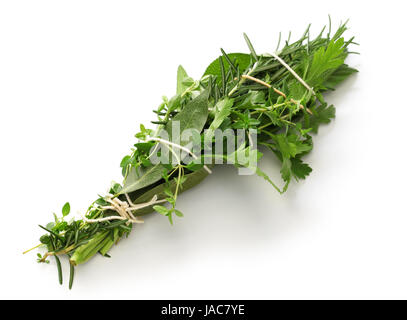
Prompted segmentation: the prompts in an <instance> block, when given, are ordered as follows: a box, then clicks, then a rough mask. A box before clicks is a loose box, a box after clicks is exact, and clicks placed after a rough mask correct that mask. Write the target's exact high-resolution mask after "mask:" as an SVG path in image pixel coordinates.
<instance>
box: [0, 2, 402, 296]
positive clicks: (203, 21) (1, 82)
mask: <svg viewBox="0 0 407 320" xmlns="http://www.w3.org/2000/svg"><path fill="white" fill-rule="evenodd" d="M402 4H403V2H402V1H386V2H383V1H380V2H379V1H376V2H374V1H370V2H366V1H340V2H338V1H335V2H332V3H331V4H330V3H328V2H327V1H290V2H289V3H288V2H284V1H270V0H268V1H255V0H252V1H236V0H235V1H222V2H221V1H207V0H206V1H199V2H198V1H100V0H98V1H83V0H81V1H55V0H53V1H16V0H14V1H2V2H1V3H0V119H1V122H0V146H1V157H0V179H1V180H0V181H1V184H0V199H1V207H0V211H1V221H0V224H1V230H0V248H1V251H0V254H1V258H0V259H1V263H0V298H55V299H59V298H68V299H70V298H79V299H80V298H91V299H92V298H94V299H101V298H124V299H127V298H129V299H130V298H131V299H141V298H144V299H154V298H162V299H179V298H183V299H188V298H190V299H192V298H203V299H205V298H212V299H217V298H231V299H235V298H236V299H251V298H260V299H272V298H277V299H285V298H295V299H297V298H310V299H316V298H325V299H331V298H340V299H343V298H351V299H353V298H407V272H406V270H407V250H406V244H407V230H406V227H407V210H406V208H405V204H406V202H405V199H406V194H405V193H406V187H405V183H406V167H405V163H406V142H405V129H406V125H405V121H406V116H407V105H406V98H405V97H406V91H407V90H406V84H407V81H406V79H405V77H406V62H405V61H406V57H405V53H406V41H405V31H406V28H407V23H406V19H405V16H404V15H405V10H404V9H403V8H402ZM328 14H331V16H332V18H333V23H334V25H335V26H337V25H338V23H339V21H340V20H346V19H347V18H350V23H349V27H350V28H351V29H350V31H349V32H348V33H347V35H348V36H352V35H356V37H357V41H358V42H359V43H360V44H361V46H360V47H359V48H355V50H358V51H359V52H360V53H361V55H360V56H352V57H351V58H350V59H349V61H348V62H349V64H351V65H352V66H354V67H357V68H358V69H359V70H360V73H359V74H358V75H356V76H353V77H352V78H351V79H349V80H348V81H347V82H346V83H344V84H343V85H341V86H340V87H339V88H338V89H337V90H336V91H335V92H333V93H331V94H329V96H328V97H327V98H328V101H329V102H331V103H334V104H335V105H336V107H337V118H336V120H335V121H334V122H333V123H332V124H330V125H328V126H324V127H323V128H322V129H321V130H320V134H319V135H318V136H316V137H315V149H314V151H313V152H312V153H311V154H310V155H309V156H308V157H307V161H308V163H310V165H311V166H312V168H313V169H314V171H313V173H312V174H311V176H310V177H309V178H308V179H307V180H306V181H305V182H301V183H298V184H296V183H294V184H293V185H291V187H290V189H289V191H288V192H287V194H285V195H283V196H280V195H278V194H277V193H276V192H275V191H274V190H273V188H272V187H271V186H270V185H268V184H267V183H266V182H265V181H263V180H262V179H261V178H258V177H256V176H249V177H247V176H238V175H237V174H236V170H235V169H234V168H232V167H219V168H216V169H215V171H214V174H213V175H212V176H210V177H209V178H208V179H207V180H205V181H204V182H203V183H202V184H201V185H199V186H198V187H196V188H195V189H193V190H190V191H189V192H187V193H185V194H183V195H182V196H181V197H180V199H179V208H180V209H181V210H182V211H183V212H184V213H185V214H186V216H185V218H183V219H177V220H176V223H175V225H174V226H173V227H171V226H170V225H169V223H168V221H167V220H166V219H165V218H163V217H162V216H160V215H158V214H154V215H151V216H150V217H148V218H147V219H146V223H145V224H144V225H143V226H137V228H136V230H135V232H133V233H132V234H131V236H130V237H129V238H128V239H126V240H124V241H122V242H121V243H120V244H119V245H118V246H117V247H115V248H114V249H113V250H112V251H111V255H112V259H106V258H102V257H100V256H97V257H96V258H95V259H93V260H92V261H90V262H89V263H87V264H85V265H82V266H80V267H78V268H77V271H76V281H75V284H74V289H73V290H72V291H69V290H68V289H67V284H66V282H67V277H68V265H67V261H63V267H64V271H65V284H64V286H63V287H60V286H59V284H58V283H57V273H56V268H55V265H54V262H52V263H51V265H44V264H37V263H36V257H35V253H30V254H28V255H24V256H23V255H22V251H23V250H25V249H28V248H30V247H32V246H34V245H36V244H37V243H38V238H39V236H40V235H41V234H42V232H41V230H40V229H39V228H38V227H37V225H38V224H39V223H41V224H46V223H47V222H49V221H50V220H51V219H52V212H53V211H56V212H58V213H59V212H60V208H61V207H62V205H63V204H64V203H65V202H66V201H70V202H71V206H72V210H73V211H74V212H75V213H76V212H77V211H82V212H83V210H84V209H86V207H87V205H88V204H89V203H90V202H91V201H92V200H94V199H95V197H96V196H97V193H103V192H105V191H106V189H107V187H108V186H109V184H110V182H111V180H113V179H115V180H119V179H120V177H121V176H120V168H119V163H120V160H121V158H122V157H123V156H124V155H125V154H127V153H128V151H129V148H130V147H131V146H132V144H133V143H134V142H135V138H134V137H133V135H134V133H135V132H137V130H138V126H139V124H140V123H145V124H148V123H149V121H150V120H153V119H154V114H153V113H152V112H151V111H152V110H153V108H155V107H156V106H157V105H158V104H159V103H160V99H161V96H162V95H164V94H165V95H167V96H171V95H172V94H173V93H174V92H175V78H176V69H177V66H178V64H180V63H181V64H182V65H183V66H184V67H185V69H186V70H187V71H188V73H189V74H190V75H191V76H192V77H194V78H199V77H200V76H201V74H202V73H203V71H204V69H205V67H206V66H207V65H208V64H209V63H210V62H211V61H212V60H213V59H214V58H215V57H216V56H217V55H218V54H219V48H220V47H223V48H224V49H225V50H226V51H227V52H236V51H244V52H247V48H246V46H245V43H244V40H243V37H242V32H243V31H245V32H247V33H248V35H249V36H250V37H251V40H252V42H253V44H254V45H255V47H256V49H257V51H258V52H267V51H272V50H274V48H275V46H276V41H277V38H278V32H279V31H283V32H285V33H284V35H285V36H287V33H288V31H289V30H292V31H293V35H294V36H299V35H301V34H302V32H303V31H304V29H305V27H306V25H307V24H308V23H309V22H311V23H312V24H313V29H312V32H313V34H314V35H316V34H317V33H319V31H320V29H321V28H322V26H323V25H324V24H326V23H327V21H328ZM262 167H263V168H264V169H265V170H266V171H267V172H269V173H270V174H271V176H272V177H274V178H275V179H278V176H279V174H278V170H279V169H278V166H277V161H276V160H275V159H274V158H273V156H272V155H271V154H268V153H267V154H266V155H265V159H264V160H263V162H262ZM51 260H52V259H51Z"/></svg>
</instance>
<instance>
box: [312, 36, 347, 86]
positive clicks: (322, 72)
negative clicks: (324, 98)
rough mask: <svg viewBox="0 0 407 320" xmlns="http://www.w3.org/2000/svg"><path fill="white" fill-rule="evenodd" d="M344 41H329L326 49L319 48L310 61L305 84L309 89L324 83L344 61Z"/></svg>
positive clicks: (341, 39)
mask: <svg viewBox="0 0 407 320" xmlns="http://www.w3.org/2000/svg"><path fill="white" fill-rule="evenodd" d="M344 44H345V41H344V39H343V38H340V39H338V40H336V41H335V40H331V41H330V42H329V44H328V47H327V48H326V49H325V47H321V48H319V49H318V50H317V51H316V52H315V54H314V57H313V59H312V64H311V67H310V69H309V71H308V75H307V78H306V82H307V83H308V84H309V85H310V86H311V87H317V86H319V85H321V84H322V83H324V82H325V81H326V79H328V78H329V75H330V74H331V73H332V72H333V71H334V70H335V69H336V68H338V67H340V66H341V65H342V64H343V62H344V61H345V58H346V54H344V50H345V47H344Z"/></svg>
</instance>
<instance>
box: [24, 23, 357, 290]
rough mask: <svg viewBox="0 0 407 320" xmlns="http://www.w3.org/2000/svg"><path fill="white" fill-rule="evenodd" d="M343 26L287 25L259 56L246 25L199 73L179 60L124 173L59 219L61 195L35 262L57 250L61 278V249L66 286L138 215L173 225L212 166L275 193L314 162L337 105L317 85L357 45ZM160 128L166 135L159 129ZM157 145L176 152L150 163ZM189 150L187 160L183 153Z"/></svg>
mask: <svg viewBox="0 0 407 320" xmlns="http://www.w3.org/2000/svg"><path fill="white" fill-rule="evenodd" d="M346 30H347V28H346V23H344V24H340V26H339V28H338V29H337V31H336V32H332V28H331V21H330V19H329V25H328V29H327V31H326V28H324V29H323V30H322V31H321V32H320V33H319V35H318V36H317V37H315V38H311V37H310V27H309V26H308V28H307V29H306V30H305V32H304V34H303V35H302V36H301V37H300V38H299V39H298V40H296V41H291V33H290V35H289V36H288V39H287V40H286V41H285V42H284V43H283V42H282V41H281V33H280V36H279V40H278V44H277V47H276V48H275V50H274V52H275V53H271V54H262V55H259V54H257V53H256V50H255V49H254V47H253V45H252V43H251V41H250V40H249V38H248V37H247V35H246V34H244V39H245V41H246V44H247V46H248V48H249V52H250V53H248V54H246V53H226V52H225V51H224V50H223V49H221V55H220V56H219V58H217V59H215V60H214V61H213V62H212V63H211V64H210V65H209V66H208V67H207V68H206V71H205V73H204V74H203V76H202V77H201V78H200V79H199V80H194V79H192V78H191V77H190V76H188V74H187V72H186V71H185V69H184V68H183V67H182V66H179V68H178V72H177V86H176V94H175V95H174V96H173V97H172V98H171V99H168V98H167V97H163V101H162V103H161V104H160V105H159V106H158V108H157V109H156V110H153V112H154V113H155V114H156V116H157V119H156V120H155V121H152V123H153V124H155V125H156V128H155V129H148V128H146V127H145V126H144V125H142V124H141V125H140V131H139V132H138V133H137V134H136V135H135V137H136V138H137V139H138V141H137V143H135V144H134V146H133V147H132V148H131V152H130V154H128V155H126V156H125V157H124V158H123V159H122V161H121V163H120V167H121V169H122V175H123V182H122V183H121V184H119V183H113V184H112V185H111V187H110V189H109V191H108V192H107V195H106V196H99V198H98V199H96V200H95V201H94V202H93V203H92V204H91V205H90V206H89V208H88V209H87V211H86V213H85V215H84V216H82V219H80V220H74V219H72V220H71V221H66V220H65V219H66V217H67V216H68V215H69V213H70V205H69V203H66V204H65V205H64V206H63V208H62V216H60V217H58V216H57V215H55V214H54V221H53V222H50V223H48V224H47V225H46V226H40V227H41V228H42V229H43V230H45V231H46V232H47V233H46V234H45V235H43V236H42V237H41V238H40V242H41V243H40V244H39V245H38V246H36V247H34V248H33V249H35V248H38V247H41V246H44V247H46V249H47V252H46V253H45V254H44V255H41V254H40V253H38V254H37V256H38V259H37V261H38V262H45V263H48V262H49V261H48V260H47V259H48V258H49V257H51V256H52V257H54V258H55V262H56V265H57V269H58V279H59V282H60V283H61V284H62V282H63V281H62V280H63V279H62V266H61V262H60V259H59V257H60V256H67V257H68V259H69V262H70V263H69V268H70V276H69V288H71V287H72V283H73V279H74V274H75V268H74V267H75V266H77V265H79V264H83V263H85V262H87V261H88V260H89V259H91V258H92V257H93V256H95V255H96V254H101V255H102V256H104V257H110V256H109V254H108V253H109V251H110V249H111V248H112V247H113V246H114V245H115V244H117V243H118V241H119V240H120V239H123V238H125V237H127V236H128V235H129V234H130V232H131V231H132V229H133V226H134V225H136V224H140V223H143V219H142V216H144V215H146V214H149V213H152V212H157V213H159V214H161V215H163V216H165V217H166V218H167V219H168V220H169V222H170V223H171V224H173V222H174V218H175V217H182V216H183V214H182V212H181V211H180V210H179V209H178V208H177V207H176V202H177V198H178V196H179V195H180V194H181V193H182V192H184V191H185V190H188V189H191V188H193V187H195V186H196V185H198V184H199V183H201V182H202V181H203V180H204V179H206V178H207V177H208V176H209V175H210V174H211V173H213V172H212V167H213V166H214V165H215V164H233V165H234V166H235V167H237V168H238V169H239V170H240V169H250V172H253V173H255V174H257V175H258V176H259V177H261V178H263V179H264V180H265V181H267V182H268V183H270V184H271V185H272V186H273V187H274V188H275V189H276V190H277V191H278V192H280V193H283V192H285V191H286V190H287V188H288V185H289V184H290V183H291V181H293V180H300V179H305V178H306V177H307V176H308V175H309V174H310V173H311V171H312V169H311V168H310V166H309V165H308V164H306V163H305V162H304V157H305V156H306V155H307V154H308V153H309V152H310V151H311V150H312V148H313V140H312V135H311V134H313V133H314V134H315V133H317V132H318V129H319V126H320V125H322V124H327V123H329V122H330V121H331V120H332V119H333V118H334V117H335V108H334V106H332V105H328V103H327V102H326V101H325V98H324V96H323V94H324V93H325V92H327V91H330V90H334V88H335V87H336V86H337V85H338V84H340V83H341V82H342V81H344V80H345V79H346V78H348V77H349V76H350V75H352V74H354V73H355V72H357V70H355V69H353V68H351V67H349V66H348V65H347V64H345V59H346V58H347V57H348V55H349V54H351V53H353V52H351V51H349V49H348V48H349V46H350V45H354V44H356V43H355V42H354V41H353V40H354V38H353V37H352V38H350V39H348V40H345V39H344V37H343V34H344V32H345V31H346ZM281 44H283V46H282V48H281V49H280V45H281ZM176 122H177V123H179V126H180V128H179V129H180V133H182V132H183V131H185V130H189V129H191V130H194V131H195V132H197V133H198V139H197V140H198V143H197V146H198V149H199V150H198V151H201V152H200V153H199V152H198V153H197V152H195V149H194V148H190V147H189V144H188V143H185V142H184V141H181V142H179V141H178V140H177V141H174V139H173V138H174V136H173V135H175V133H173V131H172V128H173V124H174V123H176ZM239 130H240V131H242V132H243V133H244V134H243V136H242V139H237V138H236V135H235V136H234V138H236V140H233V142H234V143H236V145H234V147H235V148H234V149H233V150H228V149H225V148H219V150H218V149H217V146H219V142H220V145H227V143H228V137H227V136H221V137H220V138H219V137H218V136H217V134H216V133H217V132H219V131H220V132H232V133H233V134H235V133H238V132H239ZM164 131H165V132H167V133H168V135H169V136H168V137H165V136H163V134H162V133H163V132H164ZM252 134H254V136H252ZM219 139H220V140H219ZM218 140H219V141H218ZM257 145H259V146H260V147H261V148H263V149H268V150H270V151H271V152H272V154H273V155H274V156H275V157H276V158H277V159H278V161H279V163H280V173H281V180H282V181H281V182H280V183H281V184H282V186H281V187H280V186H279V183H277V182H275V181H273V180H272V179H271V178H270V177H269V176H268V175H267V174H266V173H265V172H263V171H262V170H261V169H260V168H259V167H258V166H257V161H258V160H260V158H262V157H263V153H261V152H260V151H259V150H258V149H257ZM192 150H193V151H192ZM208 150H209V151H210V152H206V151H208ZM164 151H165V152H168V153H169V154H170V155H171V157H172V159H174V160H175V161H170V162H169V163H164V162H158V163H155V162H154V161H153V158H154V157H153V156H154V155H162V154H163V153H164ZM180 152H184V155H183V156H181V155H180ZM187 155H189V157H190V158H191V161H189V162H187V161H185V158H186V156H187ZM247 159H250V160H247ZM251 159H254V160H255V161H251ZM212 175H213V174H212ZM30 250H32V249H30ZM30 250H27V251H26V252H28V251H30Z"/></svg>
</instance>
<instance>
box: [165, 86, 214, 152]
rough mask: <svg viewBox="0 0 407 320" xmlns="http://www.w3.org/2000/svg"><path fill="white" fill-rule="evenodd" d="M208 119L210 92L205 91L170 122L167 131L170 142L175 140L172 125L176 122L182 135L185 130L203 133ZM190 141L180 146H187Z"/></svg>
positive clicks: (166, 127) (181, 142) (182, 142)
mask: <svg viewBox="0 0 407 320" xmlns="http://www.w3.org/2000/svg"><path fill="white" fill-rule="evenodd" d="M207 118H208V91H207V90H205V91H204V92H202V93H201V94H200V95H199V96H197V97H196V98H195V99H193V100H191V101H190V102H188V103H187V104H186V105H185V107H184V108H183V109H182V110H181V111H180V112H179V113H178V114H177V115H176V116H175V117H174V118H172V120H170V121H169V122H168V123H167V124H166V126H165V130H166V132H167V133H168V135H169V137H168V138H169V140H170V141H171V140H173V138H176V137H173V136H172V134H173V133H172V125H173V123H174V122H175V121H178V122H179V128H180V134H181V135H182V132H183V131H185V130H188V129H189V130H192V129H195V130H197V131H198V132H201V131H202V129H203V127H204V125H205V123H206V119H207ZM174 140H176V139H174ZM188 143H189V141H180V144H181V145H183V146H185V145H187V144H188Z"/></svg>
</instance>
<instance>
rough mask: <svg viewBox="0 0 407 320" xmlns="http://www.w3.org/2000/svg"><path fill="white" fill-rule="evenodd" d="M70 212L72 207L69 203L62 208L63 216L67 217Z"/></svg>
mask: <svg viewBox="0 0 407 320" xmlns="http://www.w3.org/2000/svg"><path fill="white" fill-rule="evenodd" d="M69 212H71V205H70V204H69V202H67V203H65V204H64V206H63V207H62V215H63V216H64V217H66V216H67V215H68V214H69Z"/></svg>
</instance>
